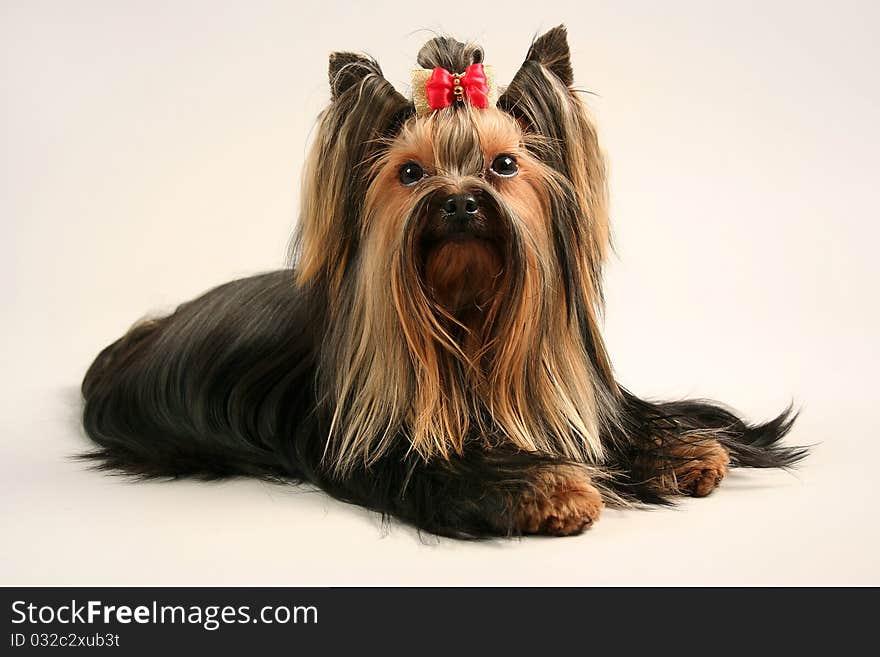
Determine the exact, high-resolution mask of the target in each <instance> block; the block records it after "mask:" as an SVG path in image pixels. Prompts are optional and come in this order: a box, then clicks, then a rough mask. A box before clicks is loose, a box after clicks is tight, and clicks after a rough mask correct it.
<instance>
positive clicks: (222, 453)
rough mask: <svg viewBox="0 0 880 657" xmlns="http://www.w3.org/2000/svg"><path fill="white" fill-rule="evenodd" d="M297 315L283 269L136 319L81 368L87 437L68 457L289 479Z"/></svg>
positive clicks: (303, 335) (134, 469)
mask: <svg viewBox="0 0 880 657" xmlns="http://www.w3.org/2000/svg"><path fill="white" fill-rule="evenodd" d="M306 318H308V319H309V320H312V321H315V320H316V317H315V315H314V314H310V313H308V312H307V311H306V310H305V309H304V308H303V299H302V298H301V295H300V294H299V293H298V292H297V291H296V289H295V286H294V285H293V283H292V280H291V273H290V272H289V271H286V270H283V271H278V272H273V273H270V274H264V275H261V276H253V277H251V278H246V279H242V280H239V281H234V282H232V283H227V284H226V285H222V286H220V287H218V288H215V289H214V290H211V291H210V292H208V293H206V294H205V295H203V296H201V297H199V298H198V299H195V300H194V301H191V302H189V303H185V304H183V305H181V306H180V307H179V308H178V309H177V310H176V311H175V312H174V313H172V314H171V315H168V316H167V317H162V318H158V319H150V320H144V321H141V322H139V323H138V324H136V325H135V326H134V327H132V328H131V329H130V330H129V331H128V332H127V333H126V334H125V335H124V336H122V337H121V338H119V339H118V340H116V341H115V342H113V343H112V344H111V345H109V346H108V347H106V348H105V349H104V350H103V351H102V352H101V353H100V354H99V355H98V357H97V358H96V359H95V361H94V362H93V363H92V365H91V367H90V368H89V369H88V372H87V373H86V375H85V378H84V380H83V383H82V395H83V400H84V406H83V426H84V428H85V431H86V433H87V434H88V436H89V437H90V438H91V439H92V440H93V441H94V443H95V447H94V449H92V450H90V451H88V452H86V453H85V454H82V455H80V456H81V457H82V458H85V459H88V460H91V461H93V462H94V463H95V465H96V467H98V468H99V469H105V470H112V471H117V472H124V473H128V474H131V475H135V476H141V477H183V476H196V477H203V478H217V477H225V476H231V475H239V474H240V475H249V476H257V477H263V478H267V477H268V478H278V477H283V478H294V479H295V478H299V477H300V474H301V473H300V471H299V468H298V467H297V465H296V462H297V459H296V458H295V455H294V454H292V452H291V449H290V447H289V445H290V444H291V442H290V441H292V440H293V439H294V438H295V437H296V433H297V431H300V430H303V429H304V425H306V424H307V423H304V422H300V423H296V422H295V418H296V416H297V414H299V417H300V418H301V417H303V416H307V415H308V410H307V409H309V408H313V406H314V386H313V384H312V381H313V378H314V377H313V373H312V366H311V361H312V351H313V350H312V344H311V338H310V327H309V326H308V325H307V320H306ZM300 425H303V427H301V426H300ZM285 439H287V440H285ZM282 441H283V442H285V444H284V445H280V444H278V443H279V442H282Z"/></svg>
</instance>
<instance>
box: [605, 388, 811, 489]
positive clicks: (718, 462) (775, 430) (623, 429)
mask: <svg viewBox="0 0 880 657" xmlns="http://www.w3.org/2000/svg"><path fill="white" fill-rule="evenodd" d="M622 401H623V404H622V406H621V412H620V416H619V422H618V424H617V428H616V430H615V431H616V433H615V434H613V435H609V436H608V440H607V443H606V444H608V445H610V446H612V447H611V450H610V451H611V453H612V458H611V461H612V462H610V463H609V467H610V468H611V469H612V470H614V471H616V472H618V473H620V474H621V476H620V477H619V480H618V483H619V484H621V485H620V492H621V494H622V495H624V496H627V497H631V498H635V499H637V500H641V501H646V502H663V501H664V500H665V498H666V497H667V496H669V495H692V496H694V497H704V496H706V495H708V494H709V493H711V492H712V491H713V490H715V488H716V487H718V485H719V484H720V483H721V480H722V479H724V477H725V475H726V474H727V472H728V469H729V468H731V467H750V468H785V467H789V466H791V465H793V464H795V463H797V462H798V461H799V460H800V459H802V458H803V457H804V456H805V455H806V449H804V448H801V447H787V446H784V445H781V444H780V441H781V440H782V438H783V437H784V436H785V434H786V433H787V432H788V430H789V429H790V428H791V425H792V423H793V422H794V419H795V416H794V415H793V414H792V413H791V412H790V411H786V412H784V413H782V414H781V415H780V416H779V417H777V418H775V419H773V420H771V421H770V422H767V423H764V424H749V423H747V422H745V421H744V420H742V419H741V418H740V417H738V416H737V415H735V414H734V413H733V412H731V411H729V410H727V409H725V408H723V407H722V406H720V405H718V404H715V403H713V402H708V401H703V400H685V401H679V402H661V403H656V402H649V401H645V400H643V399H639V398H638V397H636V396H635V395H632V394H631V393H629V392H627V391H625V390H623V391H622Z"/></svg>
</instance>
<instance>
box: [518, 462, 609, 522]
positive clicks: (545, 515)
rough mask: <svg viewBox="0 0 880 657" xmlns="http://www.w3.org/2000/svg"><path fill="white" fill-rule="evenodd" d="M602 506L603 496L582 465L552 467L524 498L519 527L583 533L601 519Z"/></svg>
mask: <svg viewBox="0 0 880 657" xmlns="http://www.w3.org/2000/svg"><path fill="white" fill-rule="evenodd" d="M602 507H603V504H602V496H601V495H600V494H599V491H598V490H596V488H595V486H593V484H592V483H590V477H589V476H588V475H587V474H586V473H585V472H584V471H583V470H582V469H580V468H577V467H575V466H570V467H559V468H554V469H550V470H547V471H546V472H544V473H542V474H541V475H540V477H539V478H538V481H537V482H536V483H535V486H534V488H533V489H532V490H531V491H530V492H529V493H527V494H526V495H525V496H524V497H523V498H522V499H521V500H520V503H519V506H518V508H517V510H516V518H515V522H516V529H517V531H519V532H520V533H523V534H548V535H551V536H570V535H572V534H580V533H581V532H582V531H584V530H585V529H587V528H588V527H590V526H591V525H592V524H593V523H594V522H596V521H597V520H598V519H599V514H600V513H601V512H602Z"/></svg>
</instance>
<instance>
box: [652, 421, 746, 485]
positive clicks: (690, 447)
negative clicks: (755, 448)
mask: <svg viewBox="0 0 880 657" xmlns="http://www.w3.org/2000/svg"><path fill="white" fill-rule="evenodd" d="M674 440H675V442H669V441H666V442H665V443H664V442H663V441H660V440H658V448H662V449H660V451H658V452H656V453H653V452H651V451H650V450H649V451H646V452H645V453H644V455H643V456H642V457H640V459H639V460H638V461H637V462H636V467H637V468H638V469H640V470H643V471H645V472H652V473H653V475H652V479H651V480H650V484H651V485H652V486H653V487H654V488H655V489H656V490H657V491H658V492H660V493H671V494H678V495H691V496H693V497H705V496H706V495H708V494H709V493H711V492H712V491H713V490H715V488H717V487H718V485H719V484H720V483H721V480H722V479H724V477H725V476H726V475H727V472H728V466H729V463H730V455H729V454H728V452H727V450H726V449H725V448H724V446H723V445H722V444H721V443H720V442H718V441H717V440H715V439H714V438H712V436H711V435H710V434H708V433H705V432H695V433H694V434H692V435H690V436H687V435H686V436H684V437H682V438H676V439H674Z"/></svg>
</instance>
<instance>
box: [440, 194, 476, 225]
mask: <svg viewBox="0 0 880 657" xmlns="http://www.w3.org/2000/svg"><path fill="white" fill-rule="evenodd" d="M478 207H479V206H478V205H477V199H476V198H475V197H474V195H473V194H467V193H462V194H453V195H452V196H450V197H449V198H447V199H446V200H445V201H443V214H445V215H446V216H447V218H449V219H452V218H453V217H454V218H455V219H458V220H459V221H468V220H470V219H472V218H473V216H474V215H475V214H477V208H478Z"/></svg>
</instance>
